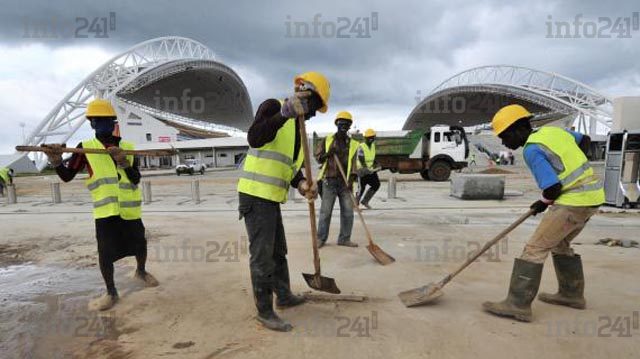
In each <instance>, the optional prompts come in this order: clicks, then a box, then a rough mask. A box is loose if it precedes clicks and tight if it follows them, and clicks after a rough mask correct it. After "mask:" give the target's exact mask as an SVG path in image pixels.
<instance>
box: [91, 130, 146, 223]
mask: <svg viewBox="0 0 640 359" xmlns="http://www.w3.org/2000/svg"><path fill="white" fill-rule="evenodd" d="M82 147H83V148H96V149H104V148H105V147H104V145H103V144H102V143H101V142H100V141H99V140H98V139H95V138H94V139H92V140H88V141H84V142H82ZM120 148H122V149H124V150H133V149H134V146H133V144H131V143H129V142H126V141H120ZM85 156H86V157H87V161H88V162H89V165H90V166H91V170H92V172H93V173H92V176H91V177H90V178H89V179H87V180H86V182H85V183H86V185H87V188H88V189H89V191H90V192H91V197H92V198H93V216H94V218H96V219H99V218H106V217H111V216H120V217H122V218H123V219H126V220H133V219H139V218H140V217H141V216H142V194H141V192H140V190H139V189H138V186H137V185H135V184H133V183H131V181H129V177H127V174H126V172H125V171H124V169H122V168H117V167H116V164H115V163H114V161H113V159H112V158H111V156H109V155H102V154H86V155H85ZM127 160H128V161H129V163H130V164H131V165H133V156H127ZM118 178H120V179H119V180H118Z"/></svg>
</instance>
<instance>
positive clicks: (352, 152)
mask: <svg viewBox="0 0 640 359" xmlns="http://www.w3.org/2000/svg"><path fill="white" fill-rule="evenodd" d="M333 139H334V137H333V135H329V136H327V138H325V140H324V150H325V152H329V148H330V147H331V144H332V143H333ZM358 146H359V142H358V141H356V140H354V139H352V138H350V137H349V155H348V156H349V159H348V160H347V172H346V173H345V175H347V178H349V175H350V174H351V164H352V163H353V160H354V159H355V158H356V155H357V154H358ZM328 164H329V159H328V158H327V160H326V161H324V164H323V165H322V169H321V170H320V174H319V175H318V181H319V180H321V179H323V178H324V176H325V174H326V173H327V165H328ZM356 166H357V165H356ZM356 168H357V167H356ZM339 176H340V175H339Z"/></svg>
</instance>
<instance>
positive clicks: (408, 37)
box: [0, 0, 640, 153]
mask: <svg viewBox="0 0 640 359" xmlns="http://www.w3.org/2000/svg"><path fill="white" fill-rule="evenodd" d="M638 11H640V3H639V2H638V1H608V2H602V1H540V0H536V1H527V0H522V1H478V0H476V1H455V0H447V1H425V0H421V1H406V2H402V1H394V2H392V1H364V0H362V1H345V0H341V1H332V0H324V1H315V2H312V1H290V2H284V1H274V0H272V1H254V2H249V1H240V0H233V1H186V0H185V1H176V0H174V1H162V0H161V1H140V0H138V1H109V2H107V1H105V2H99V3H96V4H87V2H84V1H47V0H41V1H20V2H18V1H12V2H8V1H6V2H5V3H4V4H3V9H2V13H1V15H0V17H1V19H0V27H1V31H0V54H2V56H0V93H1V94H2V95H1V96H0V113H1V114H2V116H1V117H0V125H2V130H1V131H0V153H11V152H12V148H13V147H14V146H15V145H16V144H18V143H19V142H21V141H22V128H21V127H20V123H21V122H23V123H25V124H26V126H25V130H26V132H27V133H28V132H30V131H31V130H32V129H33V128H34V127H35V126H36V125H37V124H38V123H39V122H40V121H41V120H42V119H43V118H44V116H45V115H46V114H47V113H48V112H49V111H50V110H51V108H52V107H54V106H55V105H56V103H57V102H58V101H60V99H61V98H62V97H63V96H65V95H66V94H67V93H68V92H69V91H70V90H71V89H72V88H73V87H74V86H76V85H77V84H78V82H80V81H81V80H82V79H84V78H85V77H86V76H87V75H88V74H89V73H91V72H92V71H93V70H95V68H96V67H98V66H100V65H102V63H104V62H105V61H106V60H108V59H109V58H110V57H112V56H114V55H117V54H118V53H120V52H122V51H124V50H126V49H128V48H130V47H132V46H133V45H135V44H137V43H139V42H142V41H145V40H148V39H152V38H156V37H160V36H168V35H176V36H184V37H189V38H192V39H194V40H197V41H200V42H202V43H203V44H205V45H207V46H208V47H210V48H211V49H212V50H213V51H214V52H215V54H216V56H217V57H218V59H219V60H220V61H222V62H224V63H225V64H227V65H229V66H230V67H232V68H233V69H234V70H236V71H237V72H238V74H239V75H240V76H241V77H242V79H243V81H244V82H245V84H246V85H247V87H248V89H249V94H250V96H251V99H252V101H253V104H254V108H256V107H257V105H258V104H259V103H260V102H262V101H263V100H265V99H266V98H269V97H281V96H283V95H285V94H287V93H288V92H289V91H290V90H291V81H292V77H293V76H294V75H295V74H297V73H300V72H305V71H321V72H323V73H324V74H325V75H326V76H327V77H328V78H329V80H330V81H331V85H332V97H331V103H330V110H329V112H328V113H327V114H326V115H322V116H318V117H317V118H315V119H313V120H312V121H311V122H310V130H318V131H326V130H330V129H332V123H333V121H332V119H333V116H334V115H335V113H337V112H338V111H340V110H343V109H346V110H349V111H351V112H352V113H353V115H354V117H355V121H356V123H357V125H358V127H359V128H368V127H375V128H376V129H384V130H398V129H400V128H401V127H402V125H403V123H404V121H405V119H406V117H407V115H408V114H409V113H410V112H411V110H412V108H413V107H414V106H415V105H416V100H415V97H416V96H418V95H417V91H420V92H421V94H422V96H424V95H425V94H427V93H429V92H430V91H431V89H433V88H434V87H435V86H437V85H438V84H439V83H440V82H442V81H443V80H445V79H447V78H448V77H450V76H452V75H454V74H456V73H458V72H460V71H464V70H466V69H469V68H472V67H476V66H482V65H492V64H512V65H522V66H527V67H532V68H535V69H539V70H545V71H551V72H556V73H559V74H562V75H565V76H568V77H571V78H574V79H576V80H579V81H581V82H584V83H586V84H588V85H590V86H592V87H594V88H596V89H597V90H599V91H601V92H602V93H603V94H605V95H607V96H610V97H616V96H639V95H640V71H639V70H640V61H639V59H640V31H634V30H631V32H630V34H631V38H616V36H617V33H610V32H608V30H603V33H604V34H611V35H612V38H609V39H605V38H585V36H584V34H583V33H581V35H583V36H582V38H580V39H576V38H570V39H565V38H559V39H557V38H546V36H547V34H548V27H547V24H546V23H547V22H549V21H554V22H555V21H567V22H570V23H573V21H574V18H575V16H576V15H577V14H583V16H582V18H581V19H580V21H582V22H587V21H598V18H599V17H609V18H610V19H612V21H613V22H614V23H615V21H616V19H617V18H629V17H632V14H633V12H638ZM110 12H115V13H116V30H113V31H109V33H108V36H109V37H108V38H94V37H93V36H94V34H91V33H90V34H89V38H83V39H76V38H70V39H65V38H62V37H60V34H59V37H58V38H54V39H52V38H46V39H45V38H24V37H23V36H24V35H25V23H27V24H28V25H30V34H32V33H33V28H32V24H33V23H34V22H46V23H51V22H52V19H54V21H55V22H56V23H61V22H64V21H70V22H73V23H74V24H77V23H76V22H75V18H76V17H85V18H88V19H89V20H90V21H91V20H92V19H93V18H95V17H98V18H102V17H108V16H109V13H110ZM374 12H376V13H377V15H378V29H377V30H373V29H371V30H370V35H371V38H356V37H355V34H354V33H350V34H349V35H350V37H351V38H348V39H342V38H335V37H332V38H325V37H323V36H322V33H320V38H287V37H286V35H287V24H286V23H287V22H291V23H292V24H291V35H294V36H295V26H294V25H293V22H302V21H304V22H308V23H309V24H311V22H313V20H314V16H315V15H316V14H321V16H320V17H319V21H320V22H321V25H320V28H319V31H322V28H323V26H325V25H323V24H324V23H327V22H331V21H332V22H337V18H338V17H347V18H349V20H350V21H351V22H352V23H353V22H354V21H355V19H356V18H357V17H361V18H366V17H369V18H371V14H372V13H374ZM54 16H55V17H54ZM288 16H289V18H288ZM549 16H551V20H550V19H549ZM631 21H632V22H633V20H631ZM343 24H344V22H341V23H339V24H338V27H339V26H342V25H343ZM361 24H363V23H362V20H361ZM603 24H604V22H600V25H598V26H600V27H602V26H603ZM621 24H622V26H626V23H625V22H624V20H622V22H621ZM363 25H364V24H363ZM632 25H633V23H632ZM57 26H59V25H57ZM74 26H75V25H74ZM327 26H328V27H327V29H331V27H330V25H327ZM571 31H572V34H573V33H575V31H574V28H573V25H571ZM581 31H583V30H581ZM59 32H60V30H58V33H59ZM82 33H83V34H86V33H87V32H86V31H84V32H82ZM344 33H345V34H347V33H348V31H346V32H344ZM553 34H555V25H554V33H553Z"/></svg>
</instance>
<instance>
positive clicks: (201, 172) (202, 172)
mask: <svg viewBox="0 0 640 359" xmlns="http://www.w3.org/2000/svg"><path fill="white" fill-rule="evenodd" d="M200 174H201V175H204V167H202V168H201V169H200Z"/></svg>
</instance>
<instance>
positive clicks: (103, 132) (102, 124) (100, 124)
mask: <svg viewBox="0 0 640 359" xmlns="http://www.w3.org/2000/svg"><path fill="white" fill-rule="evenodd" d="M91 122H92V123H91V127H93V129H94V130H95V131H96V137H109V136H111V135H112V134H113V129H114V128H115V127H116V122H115V121H113V120H93V121H91Z"/></svg>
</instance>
